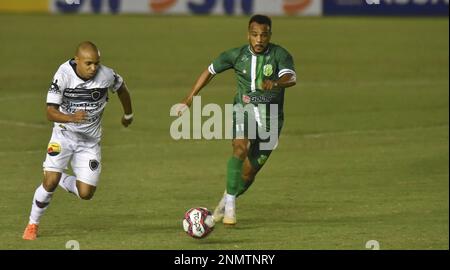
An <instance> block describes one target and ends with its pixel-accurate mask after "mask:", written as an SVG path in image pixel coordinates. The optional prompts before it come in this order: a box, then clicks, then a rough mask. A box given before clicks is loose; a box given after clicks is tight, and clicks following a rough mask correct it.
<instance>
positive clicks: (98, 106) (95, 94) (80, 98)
mask: <svg viewBox="0 0 450 270" xmlns="http://www.w3.org/2000/svg"><path fill="white" fill-rule="evenodd" d="M75 69H76V64H75V61H74V60H73V59H71V60H69V61H67V62H65V63H64V64H62V65H61V66H60V67H59V69H58V70H57V71H56V73H55V75H54V77H53V82H52V84H51V86H50V88H49V90H48V93H47V104H56V105H59V110H60V111H61V112H62V113H65V114H73V113H75V112H76V111H78V110H83V111H86V112H87V115H88V119H87V122H85V123H55V126H60V127H61V126H63V127H64V128H66V129H67V130H70V131H72V132H76V133H81V134H83V135H86V136H88V137H91V138H97V139H100V137H101V133H102V129H101V119H102V114H103V111H104V109H105V106H106V103H107V102H108V91H111V92H112V93H115V92H116V91H117V90H118V89H119V88H120V87H121V86H122V83H123V79H122V77H121V76H120V75H119V74H117V73H115V72H114V70H112V69H110V68H108V67H106V66H103V65H100V66H99V68H98V71H97V74H96V75H95V77H93V78H92V79H90V80H87V81H86V80H83V79H81V78H80V77H78V75H77V73H76V72H75Z"/></svg>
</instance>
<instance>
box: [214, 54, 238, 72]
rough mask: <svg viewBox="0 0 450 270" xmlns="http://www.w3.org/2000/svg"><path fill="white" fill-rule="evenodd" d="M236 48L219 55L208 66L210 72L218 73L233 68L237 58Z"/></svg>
mask: <svg viewBox="0 0 450 270" xmlns="http://www.w3.org/2000/svg"><path fill="white" fill-rule="evenodd" d="M235 50H236V49H231V50H228V51H225V52H223V53H221V54H220V55H219V57H217V58H216V59H215V60H214V61H213V62H212V63H211V65H209V67H208V71H209V73H211V74H213V75H216V74H218V73H221V72H224V71H225V70H228V69H230V68H233V66H234V62H235V58H236V52H235Z"/></svg>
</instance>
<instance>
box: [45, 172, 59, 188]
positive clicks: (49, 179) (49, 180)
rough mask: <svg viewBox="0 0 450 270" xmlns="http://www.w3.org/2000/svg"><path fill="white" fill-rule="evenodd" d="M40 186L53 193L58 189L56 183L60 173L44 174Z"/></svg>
mask: <svg viewBox="0 0 450 270" xmlns="http://www.w3.org/2000/svg"><path fill="white" fill-rule="evenodd" d="M44 175H45V176H44V181H43V183H42V186H43V187H44V189H45V190H46V191H48V192H53V191H54V190H55V189H56V188H57V187H58V182H59V180H60V179H61V174H60V173H55V172H45V174H44Z"/></svg>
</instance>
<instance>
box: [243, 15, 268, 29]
mask: <svg viewBox="0 0 450 270" xmlns="http://www.w3.org/2000/svg"><path fill="white" fill-rule="evenodd" d="M252 22H256V23H259V24H266V25H268V26H269V28H270V31H272V20H271V19H270V18H269V17H268V16H266V15H260V14H256V15H253V16H252V17H251V18H250V21H249V22H248V27H250V24H252Z"/></svg>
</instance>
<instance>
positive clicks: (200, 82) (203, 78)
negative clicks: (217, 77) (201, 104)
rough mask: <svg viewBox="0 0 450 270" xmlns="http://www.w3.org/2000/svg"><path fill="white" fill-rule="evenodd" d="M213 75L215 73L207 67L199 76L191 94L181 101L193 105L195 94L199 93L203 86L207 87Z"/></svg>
mask: <svg viewBox="0 0 450 270" xmlns="http://www.w3.org/2000/svg"><path fill="white" fill-rule="evenodd" d="M213 77H214V75H213V74H211V73H209V71H208V69H205V70H204V71H203V72H202V74H200V76H199V77H198V79H197V81H196V82H195V84H194V86H193V87H192V90H191V92H190V93H189V95H188V96H187V97H186V98H185V99H184V100H183V101H182V102H181V103H183V104H186V105H187V106H191V104H192V99H193V98H194V96H196V95H198V93H199V92H200V90H202V88H203V87H205V86H206V85H207V84H208V83H209V81H211V79H212V78H213Z"/></svg>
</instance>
